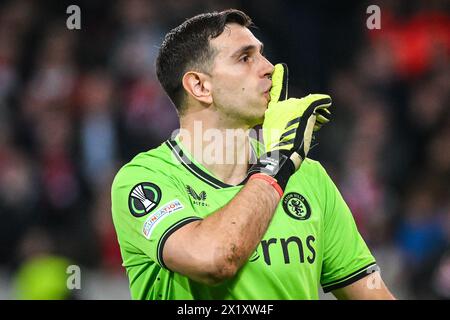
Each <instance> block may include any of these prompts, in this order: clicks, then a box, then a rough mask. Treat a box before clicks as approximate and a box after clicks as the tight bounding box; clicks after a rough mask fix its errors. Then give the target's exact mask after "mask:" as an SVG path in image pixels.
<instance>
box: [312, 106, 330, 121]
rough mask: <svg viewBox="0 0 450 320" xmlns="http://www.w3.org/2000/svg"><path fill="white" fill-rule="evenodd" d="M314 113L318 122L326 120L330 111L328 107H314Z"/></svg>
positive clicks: (328, 119)
mask: <svg viewBox="0 0 450 320" xmlns="http://www.w3.org/2000/svg"><path fill="white" fill-rule="evenodd" d="M315 114H316V115H317V120H318V121H320V122H328V121H330V118H331V112H330V111H329V110H328V109H325V108H322V109H316V111H315Z"/></svg>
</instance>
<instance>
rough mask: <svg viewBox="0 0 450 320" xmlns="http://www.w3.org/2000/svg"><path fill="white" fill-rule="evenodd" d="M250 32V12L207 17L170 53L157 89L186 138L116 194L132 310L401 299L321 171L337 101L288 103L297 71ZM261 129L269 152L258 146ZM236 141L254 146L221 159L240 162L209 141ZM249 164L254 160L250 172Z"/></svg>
mask: <svg viewBox="0 0 450 320" xmlns="http://www.w3.org/2000/svg"><path fill="white" fill-rule="evenodd" d="M250 26H251V20H250V18H249V17H248V16H247V15H246V14H244V13H243V12H241V11H238V10H226V11H223V12H219V13H217V12H214V13H207V14H201V15H198V16H196V17H193V18H191V19H189V20H187V21H186V22H184V23H183V24H181V25H180V26H178V27H177V28H175V29H173V30H172V31H170V32H169V33H168V34H167V35H166V37H165V39H164V42H163V43H162V46H161V48H160V51H159V56H158V59H157V76H158V79H159V81H160V82H161V85H162V87H163V88H164V89H165V91H166V92H167V94H168V96H169V97H170V98H171V100H172V102H173V103H174V105H175V106H176V108H177V111H178V114H179V117H180V128H181V130H180V133H179V134H178V135H177V136H175V137H173V138H172V139H169V140H167V141H166V142H164V143H163V144H162V145H161V146H159V147H158V148H156V149H153V150H150V151H147V152H143V153H140V154H138V155H137V156H136V157H135V158H134V159H133V160H131V161H130V162H129V163H128V164H126V165H125V166H123V167H122V168H121V170H120V171H119V172H118V173H117V175H116V177H115V179H114V182H113V186H112V214H113V221H114V225H115V228H116V232H117V236H118V241H119V244H120V249H121V254H122V258H123V266H124V267H125V268H126V272H127V275H128V277H129V281H130V290H131V296H132V298H133V299H318V297H319V290H320V287H322V288H323V290H324V291H325V292H329V291H331V292H333V294H334V295H335V296H336V297H337V298H339V299H392V298H393V297H392V295H391V294H390V292H389V290H388V289H387V288H386V286H385V285H384V283H383V280H382V279H381V277H380V273H379V271H378V269H377V267H376V262H375V259H374V257H373V256H372V254H371V253H370V251H369V249H368V248H367V246H366V244H365V243H364V240H363V239H362V238H361V236H360V234H359V233H358V230H357V228H356V225H355V223H354V220H353V217H352V215H351V212H350V210H349V208H348V207H347V205H346V204H345V202H344V200H343V199H342V197H341V195H340V193H339V191H338V190H337V189H336V186H335V185H334V183H333V182H332V181H331V179H330V178H329V176H328V175H327V173H326V171H325V170H324V168H323V167H322V166H321V165H320V164H319V163H318V162H316V161H313V160H311V159H309V158H307V155H308V151H309V149H310V147H311V141H312V139H313V134H314V132H315V131H317V130H319V129H321V127H322V126H323V125H325V124H326V123H327V122H328V121H329V118H330V107H331V98H330V97H329V96H327V95H323V94H312V95H308V96H306V97H304V98H301V99H295V98H288V92H287V88H288V86H287V82H288V71H287V67H286V66H285V65H283V64H278V65H276V66H275V67H274V66H273V65H272V64H271V63H270V62H269V61H268V60H267V59H266V58H265V57H264V55H263V45H262V43H261V42H260V41H259V40H258V39H257V38H255V36H254V35H253V34H252V32H251V31H250V30H249V28H248V27H250ZM199 124H200V125H201V131H200V132H199V130H198V126H199ZM257 124H262V125H263V135H264V147H262V146H260V145H259V143H258V142H257V141H254V140H253V139H251V138H249V137H248V135H247V134H245V132H246V130H248V129H250V128H252V127H254V126H255V125H257ZM228 129H235V132H241V134H237V135H236V137H235V140H234V144H230V143H229V142H228V141H227V143H228V144H225V145H224V146H220V144H218V143H217V144H216V145H215V147H218V148H220V150H219V151H221V152H224V153H228V154H227V157H226V159H233V161H231V162H230V161H224V157H223V156H220V153H221V152H215V153H210V152H206V149H207V148H208V146H205V141H206V140H208V139H206V136H207V135H208V132H211V131H213V132H219V133H223V134H224V135H225V132H226V131H227V130H228ZM208 141H209V140H208ZM242 150H244V151H247V150H248V151H251V152H253V153H251V152H248V153H247V152H245V153H244V155H245V161H239V157H238V156H237V153H238V152H239V151H242ZM230 153H231V156H230ZM206 155H209V157H207V156H206ZM251 155H253V156H254V158H255V159H257V161H255V162H253V164H251V162H252V161H251V159H252V157H251Z"/></svg>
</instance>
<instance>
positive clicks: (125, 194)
mask: <svg viewBox="0 0 450 320" xmlns="http://www.w3.org/2000/svg"><path fill="white" fill-rule="evenodd" d="M111 199H112V214H113V222H114V226H115V228H116V232H117V237H118V240H119V244H120V246H121V251H122V257H123V260H124V265H126V264H130V263H131V264H132V263H133V262H130V261H126V257H125V255H126V254H125V255H124V250H128V251H131V252H133V253H135V254H134V255H126V256H127V257H130V259H131V257H132V256H136V253H137V255H139V254H141V255H145V256H147V257H149V258H150V259H151V260H152V261H154V262H156V263H157V264H158V265H160V266H161V267H163V268H167V267H166V266H165V264H164V261H163V257H162V250H163V247H164V244H165V242H166V240H167V238H168V237H169V236H170V235H171V234H172V233H173V232H175V231H176V230H178V229H179V228H181V227H182V226H184V225H186V224H187V223H190V222H193V221H196V220H200V219H201V218H200V217H199V216H197V215H196V214H195V212H194V210H193V208H192V207H191V203H190V201H189V199H188V198H187V195H186V192H184V190H183V187H182V186H180V184H179V183H176V181H173V180H172V178H171V177H170V176H169V175H167V174H163V173H161V172H158V171H155V170H151V169H149V168H147V167H142V166H125V167H124V168H122V169H121V170H120V171H119V173H118V174H117V175H116V177H115V179H114V182H113V185H112V189H111Z"/></svg>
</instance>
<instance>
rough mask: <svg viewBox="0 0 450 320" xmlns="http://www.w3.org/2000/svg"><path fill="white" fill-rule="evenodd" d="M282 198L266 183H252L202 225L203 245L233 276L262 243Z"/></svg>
mask: <svg viewBox="0 0 450 320" xmlns="http://www.w3.org/2000/svg"><path fill="white" fill-rule="evenodd" d="M279 197H280V196H279V195H278V193H277V192H276V191H275V189H274V188H273V187H272V186H270V185H269V184H268V183H267V182H266V181H263V180H260V179H253V180H250V181H249V182H248V183H247V184H246V185H245V187H244V188H243V189H242V190H241V191H240V192H239V193H238V194H237V195H236V197H234V198H233V200H231V201H230V202H229V203H228V204H227V205H226V206H225V207H223V208H222V209H220V210H219V211H217V212H215V213H214V214H212V215H210V216H208V217H207V218H205V219H204V220H203V221H201V223H200V224H199V226H198V229H197V230H198V232H199V234H201V235H202V237H204V238H203V239H201V241H199V242H200V243H199V244H200V245H201V244H204V245H205V246H206V247H205V249H208V250H211V251H213V252H214V260H215V261H219V262H220V263H222V264H223V266H224V267H225V268H230V269H231V272H232V271H233V270H234V271H235V270H237V269H239V268H240V267H241V266H242V265H243V264H244V263H245V262H246V261H247V260H248V257H249V256H250V255H251V254H252V252H253V251H254V250H255V248H256V247H257V245H258V243H259V242H260V241H261V238H262V237H263V235H264V233H265V232H266V230H267V228H268V226H269V223H270V221H271V219H272V217H273V214H274V212H275V209H276V207H277V205H278V202H279ZM201 246H202V245H201Z"/></svg>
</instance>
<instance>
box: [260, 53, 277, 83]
mask: <svg viewBox="0 0 450 320" xmlns="http://www.w3.org/2000/svg"><path fill="white" fill-rule="evenodd" d="M262 61H263V67H262V70H263V77H267V78H270V77H271V76H272V73H273V70H274V69H275V67H274V65H273V64H272V63H270V61H269V60H267V59H266V57H264V56H263V59H262Z"/></svg>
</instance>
